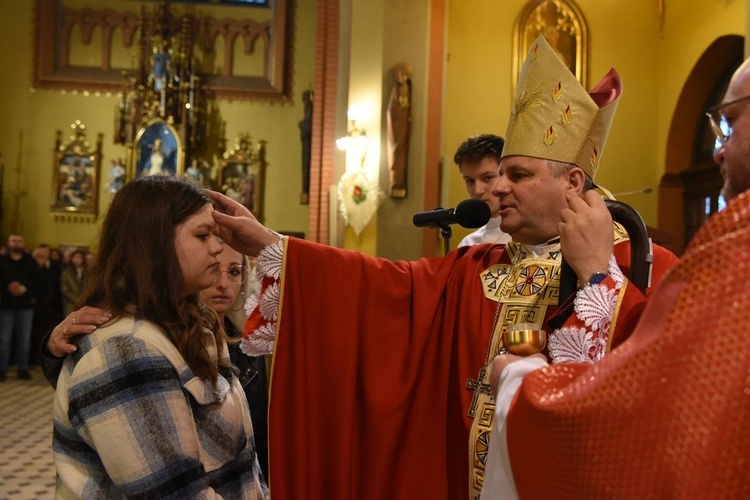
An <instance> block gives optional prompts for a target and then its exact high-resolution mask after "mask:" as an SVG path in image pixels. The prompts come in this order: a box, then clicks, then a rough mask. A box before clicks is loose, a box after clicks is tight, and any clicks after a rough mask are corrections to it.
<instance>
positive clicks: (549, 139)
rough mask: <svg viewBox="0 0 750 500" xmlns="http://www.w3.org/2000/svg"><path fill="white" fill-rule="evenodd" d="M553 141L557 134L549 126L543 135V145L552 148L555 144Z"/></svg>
mask: <svg viewBox="0 0 750 500" xmlns="http://www.w3.org/2000/svg"><path fill="white" fill-rule="evenodd" d="M555 139H557V132H555V129H554V127H553V126H552V125H550V126H549V128H548V129H547V131H546V132H545V133H544V143H545V144H546V145H547V146H552V144H553V143H554V142H555Z"/></svg>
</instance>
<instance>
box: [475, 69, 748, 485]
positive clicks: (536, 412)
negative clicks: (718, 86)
mask: <svg viewBox="0 0 750 500" xmlns="http://www.w3.org/2000/svg"><path fill="white" fill-rule="evenodd" d="M707 114H708V115H709V118H710V120H711V124H712V126H713V129H714V132H715V134H716V138H717V141H718V144H719V148H718V150H717V151H716V153H715V154H714V160H715V161H716V162H717V163H718V164H720V165H721V171H722V175H723V177H724V188H723V190H722V194H723V195H724V196H725V197H726V198H727V199H728V200H729V204H728V205H727V207H726V208H725V209H724V210H723V211H722V212H720V213H718V214H716V215H714V216H713V217H711V219H709V221H708V222H707V223H706V224H705V225H704V226H703V227H702V228H701V229H700V230H699V231H698V233H697V234H696V235H695V237H694V238H693V240H692V241H691V242H690V244H689V246H688V248H687V249H686V251H685V255H684V256H683V258H682V259H681V261H680V263H679V264H678V265H677V267H676V268H675V269H674V270H673V271H672V272H671V273H670V274H669V276H668V277H667V278H666V279H665V280H663V281H662V282H661V283H660V284H659V286H658V288H657V289H656V290H655V292H654V294H653V296H652V297H651V299H650V301H649V304H648V307H647V308H646V310H645V311H644V314H643V316H642V318H641V321H640V323H639V324H638V326H637V328H636V330H635V332H634V333H633V334H632V336H631V337H630V338H629V339H628V340H627V341H626V342H624V343H623V344H622V346H620V347H619V348H618V349H617V350H615V351H614V352H612V354H611V355H608V356H607V357H605V358H604V359H603V360H602V361H601V362H599V363H597V364H595V365H582V364H564V365H556V366H548V367H545V368H543V369H540V370H534V368H535V367H539V366H543V365H546V364H547V363H546V361H545V360H543V359H541V356H537V355H535V358H533V359H532V358H523V359H516V358H514V357H512V356H510V355H507V354H506V355H504V356H499V357H498V358H496V359H495V360H494V362H493V379H494V381H495V383H497V382H498V379H499V393H498V396H497V401H498V409H497V418H496V420H495V424H496V428H495V431H494V432H493V435H492V440H493V442H492V445H491V447H490V455H491V456H490V460H489V463H488V471H487V472H488V473H487V477H488V481H487V482H486V483H485V490H484V491H483V493H482V497H483V498H518V497H520V498H533V499H544V498H555V499H568V498H569V499H581V498H690V499H695V498H707V499H708V498H710V499H715V498H750V426H749V425H748V422H750V347H749V346H750V342H748V341H749V340H750V293H748V292H747V283H748V280H750V265H748V252H750V191H749V190H750V60H747V61H745V62H744V63H743V64H742V65H741V66H740V68H739V69H738V70H737V71H736V72H735V74H734V76H733V77H732V79H731V81H730V83H729V86H728V89H727V93H726V95H725V97H724V100H723V102H722V103H721V104H720V105H719V106H717V107H715V108H712V109H711V110H709V112H708V113H707ZM722 122H724V126H725V128H724V129H723V130H722V127H720V126H719V124H721V123H722ZM514 398H515V399H514ZM540 471H543V472H542V473H540Z"/></svg>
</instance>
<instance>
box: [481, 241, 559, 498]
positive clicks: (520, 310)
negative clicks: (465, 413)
mask: <svg viewBox="0 0 750 500" xmlns="http://www.w3.org/2000/svg"><path fill="white" fill-rule="evenodd" d="M505 251H506V252H508V256H509V257H510V261H511V264H496V265H494V266H492V267H490V268H489V269H486V270H484V271H483V272H482V275H481V280H482V288H483V291H484V295H485V297H487V298H489V299H491V300H494V301H495V302H498V310H497V313H496V316H495V320H494V324H493V326H492V336H491V338H490V344H489V346H488V348H487V356H486V359H485V364H484V366H483V367H482V370H481V371H480V372H479V377H477V380H470V381H469V382H467V387H469V388H473V389H474V391H475V392H474V398H473V399H472V405H471V408H470V409H469V416H471V417H474V423H473V424H472V426H471V433H470V434H469V498H472V499H474V498H479V494H480V492H481V491H482V484H483V483H484V470H485V465H486V460H487V450H488V448H489V445H490V432H491V431H492V422H493V421H494V418H495V398H494V396H492V395H491V394H490V390H489V383H490V381H489V367H490V366H491V363H492V360H493V359H494V358H495V356H496V355H498V354H501V353H502V352H504V348H503V341H502V339H503V334H504V333H505V331H506V329H507V328H508V326H510V325H515V324H518V323H539V324H543V323H544V317H545V315H546V313H547V307H548V306H550V305H556V304H557V303H558V297H559V294H560V264H561V262H562V256H561V254H560V244H559V243H558V244H555V245H553V246H552V247H550V248H549V249H548V250H547V252H546V253H544V254H543V255H540V256H539V257H534V255H533V254H532V253H531V252H529V251H528V250H527V249H526V247H525V246H524V245H522V244H520V243H517V242H515V241H511V242H510V243H508V245H507V246H506V247H505Z"/></svg>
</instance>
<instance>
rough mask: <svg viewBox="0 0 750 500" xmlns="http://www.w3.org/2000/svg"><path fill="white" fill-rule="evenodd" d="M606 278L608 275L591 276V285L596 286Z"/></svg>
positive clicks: (597, 274) (596, 274)
mask: <svg viewBox="0 0 750 500" xmlns="http://www.w3.org/2000/svg"><path fill="white" fill-rule="evenodd" d="M606 277H607V275H606V274H604V273H595V274H594V275H593V276H591V278H589V285H596V284H598V283H601V282H602V281H604V278H606Z"/></svg>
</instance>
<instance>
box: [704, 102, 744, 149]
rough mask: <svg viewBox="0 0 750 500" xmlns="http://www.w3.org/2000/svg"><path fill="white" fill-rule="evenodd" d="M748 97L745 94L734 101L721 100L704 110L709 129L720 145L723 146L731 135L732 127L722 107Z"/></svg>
mask: <svg viewBox="0 0 750 500" xmlns="http://www.w3.org/2000/svg"><path fill="white" fill-rule="evenodd" d="M749 99H750V95H746V96H745V97H740V98H739V99H735V100H734V101H729V102H723V103H721V104H719V105H718V106H714V107H712V108H709V109H708V111H706V116H708V121H709V123H710V124H711V130H712V131H713V133H714V135H715V136H716V139H717V140H718V141H719V142H720V143H721V146H724V145H725V144H726V143H727V141H728V140H729V137H731V135H732V127H731V125H729V122H728V121H727V118H726V117H725V116H724V113H723V112H722V109H724V108H726V107H727V106H731V105H732V104H737V103H738V102H742V101H747V100H749Z"/></svg>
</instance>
